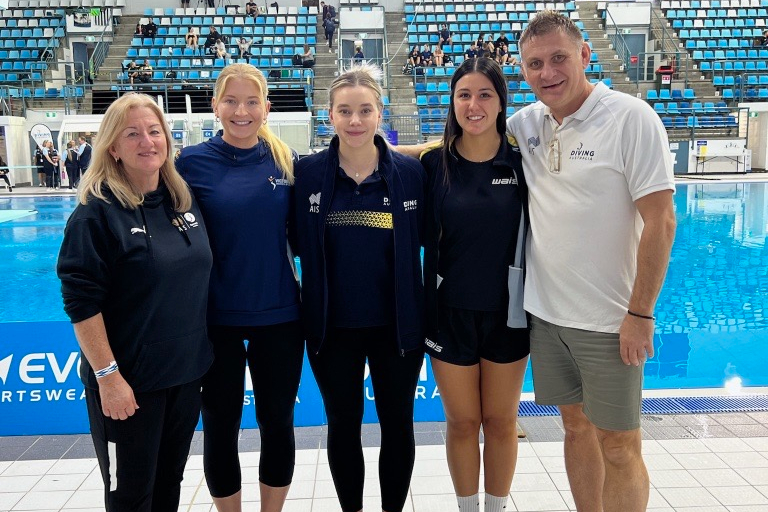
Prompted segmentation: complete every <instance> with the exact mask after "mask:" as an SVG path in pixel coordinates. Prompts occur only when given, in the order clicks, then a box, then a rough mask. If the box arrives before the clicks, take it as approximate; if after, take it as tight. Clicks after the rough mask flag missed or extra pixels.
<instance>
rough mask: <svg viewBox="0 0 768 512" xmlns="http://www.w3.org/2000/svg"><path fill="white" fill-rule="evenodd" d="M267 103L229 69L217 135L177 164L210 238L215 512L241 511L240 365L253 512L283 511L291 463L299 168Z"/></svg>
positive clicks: (299, 342) (209, 381)
mask: <svg viewBox="0 0 768 512" xmlns="http://www.w3.org/2000/svg"><path fill="white" fill-rule="evenodd" d="M267 93H268V91H267V81H266V79H265V78H264V75H263V74H262V73H261V72H260V71H259V70H258V69H256V68H255V67H253V66H251V65H250V64H230V65H229V66H227V67H225V68H224V69H223V70H222V71H221V74H220V75H219V78H218V79H217V80H216V85H215V88H214V98H213V111H214V114H215V115H216V117H217V118H219V119H221V125H222V128H223V132H220V134H218V135H216V136H215V137H213V138H211V139H210V140H208V141H206V142H203V143H201V144H198V145H196V146H188V147H186V148H184V149H183V150H182V151H181V156H180V157H179V158H178V160H177V161H176V167H177V168H178V169H179V172H180V173H181V174H182V176H184V178H185V179H186V180H187V183H189V186H190V187H191V189H192V191H193V192H194V193H195V195H196V196H197V198H198V200H199V201H200V209H201V211H202V215H203V218H204V219H205V223H206V226H207V227H208V230H209V233H211V234H212V236H211V250H212V251H213V261H214V269H215V270H214V272H213V273H212V275H211V281H210V293H209V301H208V323H209V326H208V334H209V337H210V339H211V343H212V344H213V351H214V355H215V359H214V362H213V366H212V367H211V369H210V370H209V371H208V373H207V374H206V375H205V377H203V408H202V412H203V431H204V433H205V435H204V439H205V449H204V454H203V460H204V464H203V466H204V468H205V477H206V482H207V484H208V489H209V491H210V493H211V496H213V502H214V504H215V506H216V509H217V510H219V511H220V512H229V511H234V510H237V511H240V510H243V508H241V507H242V504H241V501H242V498H243V497H244V496H242V477H241V471H240V463H239V461H238V449H237V440H238V437H239V432H240V421H241V417H242V412H243V378H244V375H245V369H246V361H247V362H248V369H249V371H250V375H251V379H252V381H253V395H254V397H255V401H256V420H257V422H258V424H259V431H260V433H261V443H262V444H261V459H260V461H259V470H258V471H259V491H260V501H261V509H260V510H263V511H270V512H271V511H279V510H282V507H283V503H284V502H285V497H286V495H287V494H288V488H289V486H290V484H291V480H292V478H293V470H294V462H295V439H294V430H293V411H294V404H295V401H296V393H297V391H298V388H299V380H300V378H301V367H302V362H303V359H304V338H303V336H302V333H301V326H300V324H299V286H298V283H297V282H296V279H295V277H294V269H293V260H292V258H289V257H288V256H287V254H289V253H290V249H289V251H288V253H286V247H287V246H288V240H287V235H286V230H287V227H288V225H287V224H288V219H289V217H290V216H291V215H292V212H291V211H290V207H291V204H292V196H293V186H292V185H293V181H294V180H293V168H294V160H295V158H296V157H295V153H293V152H292V151H291V149H290V148H289V147H288V146H287V145H286V144H285V143H284V142H282V141H281V140H280V138H278V137H277V136H276V135H275V134H274V133H273V132H272V131H271V130H270V129H269V127H268V126H267V115H268V114H269V107H270V104H269V100H268V99H267ZM254 219H258V221H256V222H254ZM214 233H215V235H216V236H213V234H214ZM245 340H248V344H247V347H246V345H245ZM251 480H252V478H249V479H248V481H251ZM250 509H251V505H248V510H250ZM168 510H170V509H168ZM173 510H176V509H173Z"/></svg>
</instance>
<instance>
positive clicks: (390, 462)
mask: <svg viewBox="0 0 768 512" xmlns="http://www.w3.org/2000/svg"><path fill="white" fill-rule="evenodd" d="M366 357H367V358H368V366H369V367H370V372H371V382H372V384H373V389H374V392H375V397H376V398H375V404H376V413H377V414H378V416H379V425H380V426H381V450H380V452H379V482H380V485H381V508H382V510H386V511H387V512H400V511H401V510H402V509H403V504H404V503H405V500H406V498H407V496H408V486H409V485H410V482H411V473H412V472H413V460H414V455H415V451H416V450H415V443H414V439H413V401H414V393H415V392H416V384H417V382H418V376H419V370H420V369H421V365H422V364H423V363H424V352H423V351H422V350H413V351H410V352H406V353H405V355H404V356H400V354H398V351H397V349H396V347H395V333H394V329H393V328H392V327H370V328H362V329H330V330H329V332H328V335H327V337H326V340H325V343H324V344H323V347H322V349H321V351H320V353H319V354H313V353H310V354H309V362H310V364H311V366H312V371H313V372H314V374H315V379H316V380H317V384H318V387H319V388H320V393H321V395H322V396H323V403H324V405H325V412H326V414H327V416H328V462H329V463H330V466H331V476H332V477H333V483H334V486H335V487H336V494H338V496H339V502H340V503H341V509H342V510H343V511H344V512H357V511H358V510H360V509H362V508H363V483H364V481H365V464H364V461H363V448H362V443H361V440H360V434H361V423H362V421H363V406H364V396H363V392H364V389H363V385H364V380H363V379H364V372H365V361H366Z"/></svg>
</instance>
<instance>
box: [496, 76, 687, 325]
mask: <svg viewBox="0 0 768 512" xmlns="http://www.w3.org/2000/svg"><path fill="white" fill-rule="evenodd" d="M507 133H508V134H510V135H513V136H514V137H515V138H516V139H517V141H518V144H519V145H520V150H521V151H520V152H521V153H522V155H523V169H524V172H525V177H526V181H527V182H528V188H529V197H530V218H531V232H532V236H529V238H528V244H527V247H526V257H527V270H526V279H525V309H526V310H527V311H529V312H530V313H531V314H533V315H535V316H537V317H539V318H541V319H543V320H546V321H548V322H551V323H553V324H556V325H560V326H563V327H572V328H576V329H584V330H589V331H597V332H618V331H619V327H620V326H621V323H622V321H623V319H624V317H625V315H626V313H627V305H628V304H629V299H630V295H631V293H632V286H633V284H634V279H635V275H636V273H637V259H636V258H637V248H638V245H639V242H640V234H641V232H642V229H643V221H642V219H641V217H640V214H639V213H638V211H637V208H636V207H635V204H634V201H636V200H637V199H640V198H641V197H643V196H646V195H648V194H651V193H653V192H658V191H660V190H674V176H673V170H672V169H673V167H672V165H673V164H672V163H673V160H672V155H671V153H670V151H669V143H668V140H667V133H666V131H665V129H664V127H663V125H662V124H661V121H660V120H659V117H658V115H657V114H656V113H655V112H654V111H653V109H652V108H651V107H650V106H649V105H648V104H647V103H645V102H644V101H642V100H640V99H638V98H635V97H632V96H629V95H627V94H624V93H620V92H616V91H612V90H610V89H608V88H607V87H606V86H605V85H604V84H602V83H599V84H597V86H596V87H595V89H594V90H593V91H592V93H591V94H590V95H589V97H588V98H587V100H586V101H585V102H584V104H583V105H582V106H581V108H580V109H579V110H578V111H576V112H574V113H573V114H572V115H570V116H568V117H566V118H565V119H563V123H562V124H561V125H558V124H557V121H555V119H554V116H552V115H551V113H550V109H549V108H548V107H546V106H545V105H544V104H543V103H541V102H537V103H535V104H533V105H529V106H527V107H525V108H523V109H522V110H520V111H519V112H517V113H515V115H513V116H512V117H511V118H509V119H508V120H507ZM555 137H556V138H557V139H558V140H559V146H560V156H559V160H560V172H559V173H556V172H555V171H556V170H557V169H556V168H555V164H556V163H557V162H556V160H557V158H556V157H554V156H553V155H551V153H552V151H556V150H557V144H551V141H552V140H553V138H555ZM551 147H553V149H550V148H551Z"/></svg>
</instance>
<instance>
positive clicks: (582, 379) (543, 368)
mask: <svg viewBox="0 0 768 512" xmlns="http://www.w3.org/2000/svg"><path fill="white" fill-rule="evenodd" d="M643 367H644V365H643V364H641V365H640V366H631V365H630V366H627V365H625V364H624V362H623V361H622V360H621V356H620V355H619V335H618V333H602V332H592V331H583V330H581V329H572V328H569V327H560V326H558V325H554V324H551V323H549V322H546V321H544V320H542V319H540V318H537V317H534V316H532V317H531V368H532V370H533V388H534V392H535V394H536V403H537V404H540V405H571V404H578V403H581V404H583V407H584V414H586V416H587V418H589V420H590V421H591V422H592V423H593V424H594V425H595V426H596V427H598V428H601V429H603V430H634V429H638V428H640V407H641V405H642V390H643Z"/></svg>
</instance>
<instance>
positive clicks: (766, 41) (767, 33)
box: [763, 28, 768, 46]
mask: <svg viewBox="0 0 768 512" xmlns="http://www.w3.org/2000/svg"><path fill="white" fill-rule="evenodd" d="M763 46H768V28H767V29H765V30H763Z"/></svg>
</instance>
